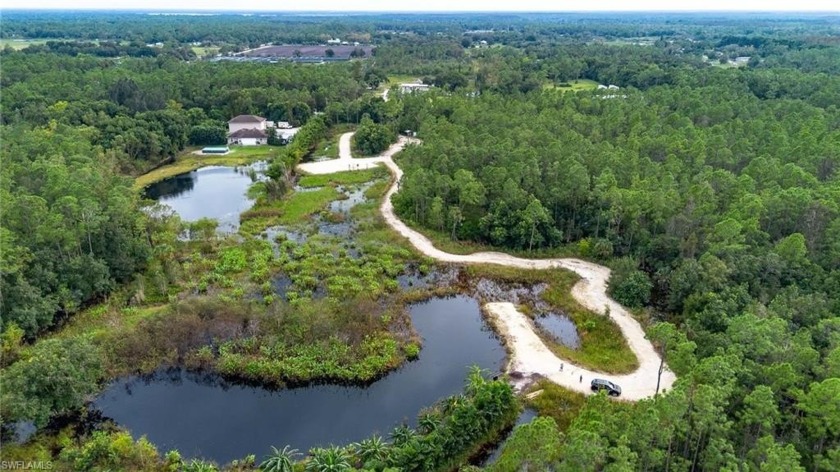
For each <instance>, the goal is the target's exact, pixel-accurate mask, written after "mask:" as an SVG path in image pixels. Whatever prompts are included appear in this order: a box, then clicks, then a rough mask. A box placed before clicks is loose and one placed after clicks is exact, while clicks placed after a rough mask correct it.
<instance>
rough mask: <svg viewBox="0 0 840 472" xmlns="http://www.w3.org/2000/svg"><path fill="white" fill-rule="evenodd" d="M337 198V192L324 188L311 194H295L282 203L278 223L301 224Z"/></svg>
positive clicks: (330, 188)
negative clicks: (281, 212)
mask: <svg viewBox="0 0 840 472" xmlns="http://www.w3.org/2000/svg"><path fill="white" fill-rule="evenodd" d="M338 196H339V193H338V191H337V190H335V189H334V188H332V187H324V188H322V189H318V190H315V191H312V192H296V193H294V194H292V196H291V197H289V198H288V199H286V200H284V201H283V205H282V209H283V214H282V215H281V216H280V219H279V223H280V224H286V225H288V224H295V223H302V222H303V221H304V220H305V219H306V218H308V217H309V216H311V215H314V214H315V213H318V212H319V211H321V210H322V209H323V208H324V207H326V206H327V204H328V203H330V202H331V201H333V200H335V199H337V198H338Z"/></svg>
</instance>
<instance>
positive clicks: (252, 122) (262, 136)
mask: <svg viewBox="0 0 840 472" xmlns="http://www.w3.org/2000/svg"><path fill="white" fill-rule="evenodd" d="M267 123H268V122H266V121H265V118H263V117H261V116H256V115H239V116H237V117H234V118H233V119H232V120H230V121H228V144H241V145H243V146H256V145H259V144H268V134H266V132H265V130H266V125H267Z"/></svg>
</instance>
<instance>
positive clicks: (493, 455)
mask: <svg viewBox="0 0 840 472" xmlns="http://www.w3.org/2000/svg"><path fill="white" fill-rule="evenodd" d="M536 417H537V412H536V410H532V409H530V408H526V409H524V410H522V413H521V414H520V415H519V418H517V419H516V423H515V424H514V425H513V428H514V429H515V428H516V427H517V426H519V425H523V424H526V423H530V422H531V420H533V419H534V418H536ZM512 433H513V430H511V431H509V432H508V433H507V435H505V437H504V438H502V441H501V442H500V443H499V445H498V446H496V448H495V449H493V450H492V451H491V452H490V453H489V454H488V455H487V457H485V458H484V459H483V460H481V461H479V464H478V465H480V466H482V467H487V466H489V465H490V464H492V463H494V462H496V461H497V460H498V459H499V456H501V455H502V450H503V449H504V448H505V443H506V442H507V440H508V439H509V438H510V435H511V434H512Z"/></svg>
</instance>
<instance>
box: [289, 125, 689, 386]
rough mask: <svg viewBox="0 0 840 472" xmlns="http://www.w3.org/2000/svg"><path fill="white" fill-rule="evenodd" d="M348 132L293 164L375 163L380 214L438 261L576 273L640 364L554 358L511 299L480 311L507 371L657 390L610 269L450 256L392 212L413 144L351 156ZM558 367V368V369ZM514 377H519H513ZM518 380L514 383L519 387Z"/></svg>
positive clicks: (320, 169)
mask: <svg viewBox="0 0 840 472" xmlns="http://www.w3.org/2000/svg"><path fill="white" fill-rule="evenodd" d="M352 135H353V133H346V134H344V135H342V136H341V138H340V140H339V158H338V159H333V160H330V161H321V162H312V163H306V164H301V165H299V166H298V168H299V169H300V170H302V171H304V172H307V173H310V174H331V173H334V172H339V171H347V170H357V169H369V168H371V167H374V166H376V165H379V164H380V163H382V164H384V165H385V166H387V167H388V168H389V169H390V170H391V172H392V173H393V174H394V184H393V185H392V186H391V188H390V189H388V192H387V193H386V194H385V198H384V200H383V202H382V206H381V212H382V216H383V217H384V218H385V221H386V222H387V223H388V224H389V225H390V226H391V227H392V228H393V229H394V230H395V231H397V232H398V233H399V234H401V235H402V236H404V237H405V238H406V239H408V240H409V241H410V242H411V244H412V245H414V247H415V248H417V250H419V251H420V252H422V253H423V254H425V255H426V256H429V257H431V258H434V259H437V260H439V261H443V262H452V263H459V264H471V263H472V264H475V263H482V264H498V265H503V266H508V267H517V268H522V269H535V270H544V269H552V268H558V267H561V268H564V269H567V270H571V271H573V272H575V273H577V274H578V275H579V276H580V277H581V279H580V281H579V282H578V283H577V284H575V286H574V287H573V288H572V296H573V297H574V298H575V300H577V301H578V303H580V304H581V305H583V306H585V307H586V308H588V309H590V310H592V311H594V312H596V313H600V314H605V313H607V312H608V313H609V316H610V318H611V319H612V320H613V321H614V322H615V323H616V324H617V325H618V327H619V328H620V329H621V333H622V334H623V335H624V337H625V339H626V340H627V343H628V345H629V346H630V349H631V350H632V351H633V353H634V354H635V355H636V357H637V358H638V360H639V368H638V369H636V370H635V371H634V372H632V373H629V374H625V375H609V374H603V373H598V372H595V371H591V370H587V369H584V368H583V367H580V366H577V365H575V364H573V363H571V362H569V361H567V360H564V359H560V358H558V357H557V356H556V355H555V354H554V353H552V352H551V351H550V350H549V349H548V347H547V346H546V345H545V343H543V341H542V340H541V339H540V338H539V336H537V334H536V333H535V332H534V326H533V323H532V321H531V320H530V319H529V318H528V317H527V316H525V315H524V314H522V313H520V312H519V311H517V310H516V307H515V306H514V305H513V304H512V303H488V304H486V305H485V306H484V308H485V310H487V312H488V313H489V314H490V316H491V317H492V319H493V321H494V324H495V325H496V329H497V330H498V331H499V334H500V335H501V336H502V337H503V338H504V340H505V343H506V344H507V346H508V347H509V349H510V351H511V357H510V360H509V362H508V366H507V371H508V372H509V373H518V374H522V376H524V378H525V381H527V379H529V378H532V376H534V375H535V374H538V375H540V376H543V377H547V378H549V379H550V380H551V381H552V382H555V383H557V384H558V385H562V386H563V387H566V388H568V389H571V390H575V391H578V392H582V393H586V394H589V393H591V391H590V389H589V382H590V381H591V380H592V379H593V378H606V379H608V380H611V381H613V382H615V383H617V384H618V385H620V386H621V388H622V395H621V398H622V399H624V400H641V399H643V398H648V397H652V396H653V395H654V394H655V393H656V384H657V376H658V374H659V366H660V362H661V359H660V357H659V355H658V354H657V353H656V351H655V350H654V348H653V345H652V344H651V343H650V341H648V340H647V339H646V338H645V333H644V330H643V329H642V327H641V325H640V324H639V322H638V321H636V320H635V319H634V318H633V317H632V316H631V315H630V313H628V312H627V310H626V309H625V308H624V307H623V306H621V305H620V304H618V303H617V302H615V301H614V300H612V299H611V298H609V296H607V282H608V280H609V278H610V270H609V269H608V268H606V267H604V266H600V265H598V264H593V263H591V262H586V261H582V260H579V259H568V258H564V259H523V258H519V257H514V256H511V255H508V254H504V253H499V252H479V253H474V254H469V255H460V254H450V253H448V252H444V251H441V250H440V249H438V248H436V247H435V246H434V244H432V242H431V241H430V240H429V239H428V238H426V237H425V236H423V235H422V234H420V233H418V232H417V231H415V230H413V229H411V228H409V227H408V226H407V225H406V224H405V223H403V222H402V220H400V219H399V218H398V217H397V215H396V214H395V213H394V207H393V205H392V203H391V197H392V196H393V195H394V194H395V193H396V192H397V191H398V190H399V180H400V179H401V178H402V175H403V172H402V169H400V168H399V167H398V166H397V165H396V164H395V163H394V161H393V159H392V156H393V155H394V154H396V153H397V152H399V151H401V150H402V149H403V148H404V147H405V146H406V145H407V144H409V143H412V142H418V141H416V140H411V139H408V138H404V137H400V139H399V141H398V142H397V143H396V144H394V145H393V146H391V147H390V148H389V149H388V150H387V151H385V152H384V153H383V154H382V155H380V156H377V157H370V158H363V159H353V158H352V156H351V153H350V139H351V137H352ZM561 369H562V370H561ZM517 377H519V376H517ZM675 380H676V376H675V375H674V374H673V372H671V371H670V370H668V369H667V367H666V368H665V370H664V371H663V372H662V377H661V381H660V391H662V390H664V389H670V388H671V387H672V385H673V384H674V381H675ZM522 383H523V382H519V385H518V386H520V387H521V386H522Z"/></svg>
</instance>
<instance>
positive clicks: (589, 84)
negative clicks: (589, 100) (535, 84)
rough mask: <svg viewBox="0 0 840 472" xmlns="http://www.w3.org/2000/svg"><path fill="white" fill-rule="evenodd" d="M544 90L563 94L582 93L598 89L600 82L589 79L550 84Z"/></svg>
mask: <svg viewBox="0 0 840 472" xmlns="http://www.w3.org/2000/svg"><path fill="white" fill-rule="evenodd" d="M543 88H544V89H547V90H559V91H561V92H570V91H571V92H580V91H581V90H595V89H596V88H598V82H595V81H594V80H588V79H578V80H570V81H568V82H559V83H548V84H545V85H544V86H543Z"/></svg>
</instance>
